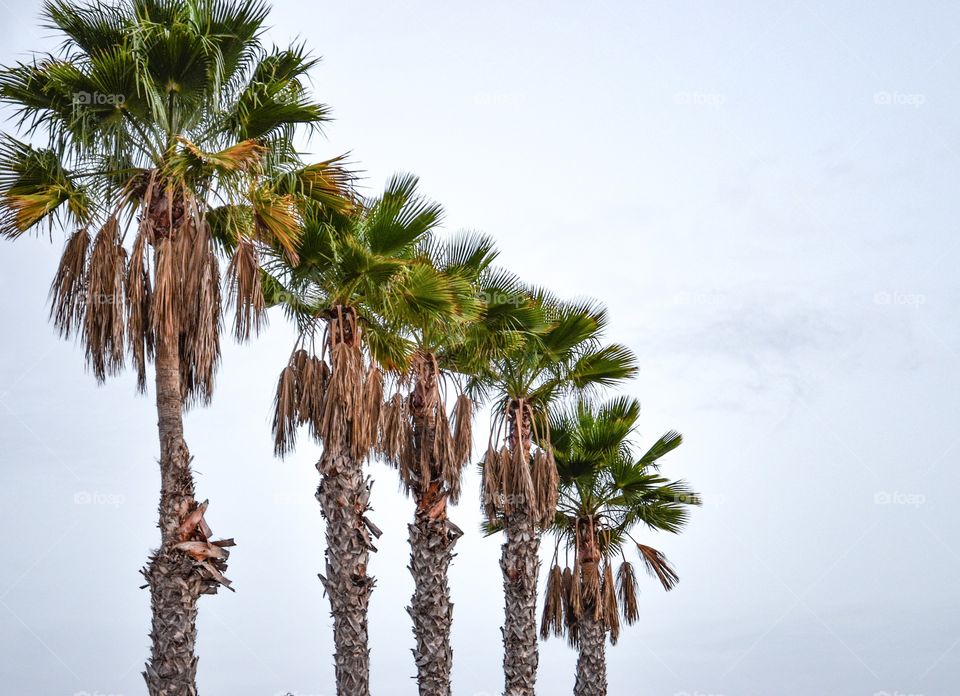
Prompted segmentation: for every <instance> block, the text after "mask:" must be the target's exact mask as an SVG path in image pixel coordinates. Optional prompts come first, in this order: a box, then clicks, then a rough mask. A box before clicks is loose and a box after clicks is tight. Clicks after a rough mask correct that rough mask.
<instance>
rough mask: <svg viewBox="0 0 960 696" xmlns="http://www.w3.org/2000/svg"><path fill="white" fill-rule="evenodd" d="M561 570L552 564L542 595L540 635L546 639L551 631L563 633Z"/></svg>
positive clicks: (558, 633) (556, 633)
mask: <svg viewBox="0 0 960 696" xmlns="http://www.w3.org/2000/svg"><path fill="white" fill-rule="evenodd" d="M563 595H564V588H563V571H561V570H560V566H559V565H554V566H553V567H552V568H551V569H550V573H549V574H548V575H547V587H546V590H545V591H544V595H543V616H542V618H541V620H540V637H541V638H542V639H543V640H546V639H547V638H549V637H550V634H551V633H552V634H553V635H555V636H560V635H563V607H564V600H563Z"/></svg>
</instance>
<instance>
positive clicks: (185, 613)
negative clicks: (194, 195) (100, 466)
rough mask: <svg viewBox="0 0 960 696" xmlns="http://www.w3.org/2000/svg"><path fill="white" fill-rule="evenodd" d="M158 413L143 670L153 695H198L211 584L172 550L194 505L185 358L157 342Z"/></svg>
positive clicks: (186, 558)
mask: <svg viewBox="0 0 960 696" xmlns="http://www.w3.org/2000/svg"><path fill="white" fill-rule="evenodd" d="M156 371H157V415H158V426H159V430H160V524H159V526H160V548H159V549H157V550H156V551H155V552H154V553H153V555H152V556H151V558H150V562H149V565H148V567H147V568H146V569H144V571H143V574H144V577H146V579H147V583H148V585H149V586H150V605H151V609H152V611H153V620H152V630H151V632H150V638H151V640H152V648H151V651H150V662H149V663H148V664H147V666H146V671H145V672H144V673H143V676H144V678H145V679H146V681H147V689H148V690H149V692H150V695H151V696H196V693H197V682H196V676H197V658H196V655H195V654H194V647H195V644H196V640H197V599H199V597H200V595H201V594H202V593H203V591H204V589H205V588H206V587H207V585H208V583H207V582H206V581H205V580H204V579H203V578H202V577H201V575H200V573H199V572H197V570H196V569H195V567H194V563H193V561H192V560H191V559H190V557H189V556H187V555H186V554H184V553H183V552H181V551H178V550H176V549H174V548H173V546H174V545H175V544H177V543H178V542H179V541H180V523H181V521H182V520H183V518H184V517H186V516H187V515H188V514H189V513H190V512H191V511H192V510H193V509H194V508H195V501H194V497H193V495H194V490H193V472H191V470H190V452H189V451H188V450H187V443H186V442H184V440H183V411H182V402H181V397H180V360H179V355H178V349H177V347H176V346H167V345H165V342H164V341H158V345H157V354H156Z"/></svg>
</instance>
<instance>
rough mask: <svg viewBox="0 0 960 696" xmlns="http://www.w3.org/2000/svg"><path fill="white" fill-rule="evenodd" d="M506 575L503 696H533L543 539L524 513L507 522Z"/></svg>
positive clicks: (502, 566) (501, 562)
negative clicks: (540, 552)
mask: <svg viewBox="0 0 960 696" xmlns="http://www.w3.org/2000/svg"><path fill="white" fill-rule="evenodd" d="M505 531H506V542H505V543H504V545H503V555H502V557H501V560H500V568H501V569H502V571H503V593H504V621H503V650H504V655H503V672H504V677H505V689H504V696H534V686H535V684H536V681H537V664H538V662H539V660H540V656H539V653H538V652H537V576H538V574H539V570H540V559H539V556H538V555H537V554H538V551H539V548H540V537H539V535H538V534H537V530H536V527H535V525H534V522H533V519H532V518H531V517H530V516H529V515H527V514H526V513H523V512H517V513H514V514H512V515H509V516H508V517H507V520H506V530H505Z"/></svg>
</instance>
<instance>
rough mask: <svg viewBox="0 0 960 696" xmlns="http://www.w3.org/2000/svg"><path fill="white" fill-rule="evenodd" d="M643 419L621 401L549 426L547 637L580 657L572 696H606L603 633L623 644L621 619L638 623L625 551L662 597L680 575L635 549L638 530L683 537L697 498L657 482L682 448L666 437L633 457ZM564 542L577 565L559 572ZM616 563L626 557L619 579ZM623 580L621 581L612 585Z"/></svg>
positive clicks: (646, 549) (678, 484)
mask: <svg viewBox="0 0 960 696" xmlns="http://www.w3.org/2000/svg"><path fill="white" fill-rule="evenodd" d="M639 415H640V404H639V403H638V402H637V401H636V400H635V399H629V398H626V397H621V398H617V399H614V400H612V401H609V402H607V403H605V404H603V405H601V406H599V407H594V406H592V405H591V404H590V403H589V402H587V401H585V400H582V399H581V400H579V401H578V402H577V403H576V404H575V405H574V406H573V407H572V408H570V409H569V410H568V411H567V412H565V413H559V414H556V415H555V416H554V417H553V418H552V419H551V421H552V422H551V424H550V434H551V438H552V442H551V444H552V447H553V453H554V459H555V461H556V463H557V469H558V472H559V475H560V499H559V503H558V506H557V515H556V518H555V520H554V523H553V526H552V527H551V530H550V531H551V532H552V533H553V534H554V535H555V537H556V540H557V541H556V548H555V550H554V562H553V564H552V567H551V569H550V575H549V577H548V579H547V588H546V597H545V601H544V606H543V618H542V622H541V627H540V636H541V637H542V638H544V639H546V638H547V637H549V635H550V634H551V633H553V634H555V635H566V637H567V639H568V640H569V641H570V644H571V645H573V646H574V647H576V648H577V649H578V650H579V653H580V655H579V658H578V660H577V681H576V684H575V686H574V694H575V696H604V695H605V694H606V693H607V669H606V657H605V642H606V636H607V634H608V633H609V635H610V642H611V644H614V645H615V644H616V642H617V638H618V637H619V634H620V617H621V615H622V617H623V619H624V621H626V623H628V624H632V623H634V622H635V621H636V620H637V618H638V616H639V614H638V610H637V592H638V588H637V577H636V573H635V572H634V568H633V565H632V564H631V563H630V562H629V561H627V558H626V554H625V553H624V547H625V546H626V545H627V543H628V542H629V543H632V544H635V545H636V547H637V550H638V551H639V555H640V561H641V562H642V563H643V565H644V566H645V567H646V569H647V571H648V572H649V573H650V574H651V575H652V576H654V577H656V578H657V579H658V580H659V581H660V583H661V584H662V585H663V588H664V589H665V590H670V589H672V588H673V587H674V585H676V583H677V580H678V579H679V578H678V577H677V574H676V573H675V572H674V570H673V568H672V567H671V566H670V564H669V562H668V561H667V559H666V557H665V556H664V555H663V554H662V553H661V552H660V551H658V550H656V549H654V548H652V547H650V546H645V545H643V544H640V543H638V542H637V541H636V540H635V539H634V538H633V537H632V536H631V530H632V529H633V528H634V527H637V526H638V525H646V526H647V528H648V529H651V530H664V531H668V532H674V533H676V532H679V531H680V530H681V529H682V528H683V526H684V525H685V524H686V522H687V515H688V506H690V505H699V504H700V499H699V497H698V496H697V494H696V493H693V492H692V491H691V490H690V488H689V487H688V486H687V485H686V484H685V483H684V482H683V481H670V480H668V479H666V478H664V477H663V476H661V475H660V471H659V459H660V457H662V456H663V455H664V454H666V453H667V452H669V451H671V450H673V449H675V448H676V447H678V446H679V445H680V443H681V441H682V440H681V437H680V434H679V433H677V432H673V431H671V432H669V433H667V434H666V435H664V436H663V437H661V438H660V439H659V440H657V442H656V443H655V444H654V445H653V446H652V447H651V448H650V449H649V450H648V451H647V452H646V454H644V455H643V456H641V457H639V458H636V457H635V455H634V453H633V446H632V445H631V443H630V442H629V441H628V439H627V438H628V437H629V436H630V434H631V433H632V432H633V430H634V427H635V425H636V422H637V418H638V416H639ZM561 545H563V546H564V547H565V548H564V550H565V553H566V555H567V557H568V558H569V557H570V556H571V555H572V558H573V566H572V567H570V564H569V562H567V563H565V566H566V567H564V568H562V569H561V567H560V565H559V563H558V558H559V553H560V547H561ZM618 557H620V559H622V563H621V564H620V567H619V569H618V570H617V572H616V573H614V569H613V566H614V564H615V563H616V562H617V560H618ZM615 577H616V579H614V578H615Z"/></svg>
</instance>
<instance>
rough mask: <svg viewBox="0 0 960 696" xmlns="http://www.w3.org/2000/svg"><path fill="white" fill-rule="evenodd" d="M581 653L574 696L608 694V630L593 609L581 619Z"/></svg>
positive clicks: (600, 695)
mask: <svg viewBox="0 0 960 696" xmlns="http://www.w3.org/2000/svg"><path fill="white" fill-rule="evenodd" d="M578 637H579V647H580V655H579V657H578V658H577V681H576V684H575V685H574V687H573V694H574V696H607V658H606V651H605V648H606V632H605V631H604V628H603V624H602V622H600V621H598V620H597V619H595V618H594V616H593V612H592V611H589V610H587V611H584V615H583V616H582V617H581V619H580V621H579V636H578Z"/></svg>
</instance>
